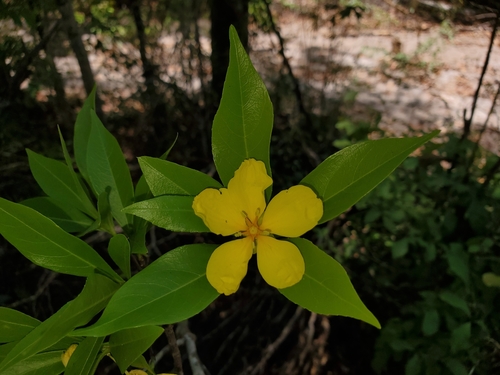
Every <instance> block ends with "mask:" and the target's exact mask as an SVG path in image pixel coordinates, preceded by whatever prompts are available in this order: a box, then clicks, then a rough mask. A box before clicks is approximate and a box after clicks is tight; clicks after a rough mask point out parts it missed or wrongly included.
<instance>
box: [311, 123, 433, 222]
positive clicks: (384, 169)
mask: <svg viewBox="0 0 500 375" xmlns="http://www.w3.org/2000/svg"><path fill="white" fill-rule="evenodd" d="M438 133H439V131H438V130H436V131H434V132H432V133H429V134H427V135H425V136H423V137H419V138H388V139H380V140H376V141H366V142H361V143H357V144H354V145H352V146H349V147H346V148H344V149H343V150H341V151H339V152H337V153H335V154H334V155H332V156H330V157H329V158H327V159H326V160H325V161H323V163H321V164H320V165H319V166H318V167H316V169H314V170H313V171H312V172H311V173H309V174H308V175H307V176H306V177H304V179H303V180H302V181H301V184H304V185H307V186H309V187H311V188H313V189H314V190H315V191H316V193H317V194H318V195H319V197H320V198H321V199H322V200H323V217H322V218H321V220H320V223H324V222H325V221H328V220H330V219H333V218H334V217H336V216H338V215H339V214H341V213H342V212H344V211H345V210H347V209H348V208H349V207H351V206H352V205H353V204H355V203H356V202H357V201H359V200H360V199H361V198H362V197H363V196H365V195H366V194H368V193H369V192H370V191H371V190H372V189H373V188H374V187H375V186H377V185H378V184H379V183H380V182H382V181H383V180H384V179H385V178H386V177H387V176H389V175H390V174H391V173H392V171H394V169H395V168H396V167H397V166H398V165H399V164H401V162H403V160H404V159H405V158H406V157H407V156H408V155H410V154H411V153H412V152H413V151H414V150H416V149H417V148H418V147H420V146H422V145H423V144H424V143H425V142H427V141H428V140H430V139H431V138H433V137H435V136H436V135H437V134H438Z"/></svg>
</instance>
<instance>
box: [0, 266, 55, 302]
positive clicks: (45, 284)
mask: <svg viewBox="0 0 500 375" xmlns="http://www.w3.org/2000/svg"><path fill="white" fill-rule="evenodd" d="M47 272H50V274H49V275H48V276H47V278H46V279H45V281H44V282H43V284H42V285H40V287H39V288H38V289H37V291H36V292H35V293H34V294H33V295H31V296H29V297H26V298H23V299H21V300H19V301H16V302H13V303H11V304H10V305H8V306H7V307H9V308H11V309H13V308H16V307H18V306H21V305H24V304H26V303H28V302H33V301H36V300H37V299H38V297H40V296H41V295H42V294H43V293H44V292H45V290H46V289H47V288H48V287H49V286H50V284H51V283H52V281H54V279H55V278H56V277H57V275H58V273H57V272H51V271H47Z"/></svg>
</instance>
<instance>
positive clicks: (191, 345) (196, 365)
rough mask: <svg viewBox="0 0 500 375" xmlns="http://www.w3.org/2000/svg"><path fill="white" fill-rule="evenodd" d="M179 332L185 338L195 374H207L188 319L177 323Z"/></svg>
mask: <svg viewBox="0 0 500 375" xmlns="http://www.w3.org/2000/svg"><path fill="white" fill-rule="evenodd" d="M177 333H178V334H179V335H180V336H182V338H183V339H184V340H185V343H186V350H187V354H188V359H189V364H190V366H191V371H192V372H193V375H205V371H204V370H203V367H204V366H203V363H201V361H200V357H198V351H197V349H196V336H195V335H194V334H193V333H192V332H191V331H190V330H189V325H188V321H187V320H184V321H182V322H180V323H179V324H178V325H177Z"/></svg>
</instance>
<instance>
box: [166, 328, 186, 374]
mask: <svg viewBox="0 0 500 375" xmlns="http://www.w3.org/2000/svg"><path fill="white" fill-rule="evenodd" d="M165 335H166V336H167V340H168V346H170V350H171V351H172V358H173V360H174V369H173V372H175V373H176V374H178V375H184V371H182V356H181V351H180V350H179V346H178V345H177V339H176V338H175V332H174V327H173V325H172V324H169V325H167V326H166V327H165Z"/></svg>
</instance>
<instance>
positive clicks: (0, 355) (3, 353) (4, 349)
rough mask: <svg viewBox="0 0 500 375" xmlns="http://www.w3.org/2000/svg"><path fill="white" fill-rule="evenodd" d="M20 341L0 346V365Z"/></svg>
mask: <svg viewBox="0 0 500 375" xmlns="http://www.w3.org/2000/svg"><path fill="white" fill-rule="evenodd" d="M18 342H19V341H12V342H9V343H8V344H3V345H0V363H2V361H3V360H4V358H5V357H7V354H9V353H10V352H11V351H12V349H14V348H15V346H16V345H17V343H18Z"/></svg>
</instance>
